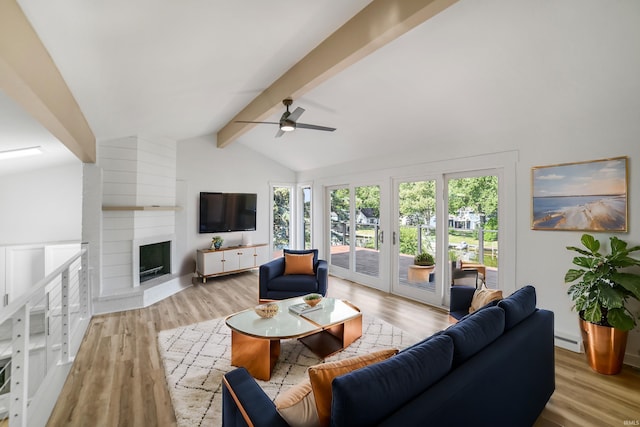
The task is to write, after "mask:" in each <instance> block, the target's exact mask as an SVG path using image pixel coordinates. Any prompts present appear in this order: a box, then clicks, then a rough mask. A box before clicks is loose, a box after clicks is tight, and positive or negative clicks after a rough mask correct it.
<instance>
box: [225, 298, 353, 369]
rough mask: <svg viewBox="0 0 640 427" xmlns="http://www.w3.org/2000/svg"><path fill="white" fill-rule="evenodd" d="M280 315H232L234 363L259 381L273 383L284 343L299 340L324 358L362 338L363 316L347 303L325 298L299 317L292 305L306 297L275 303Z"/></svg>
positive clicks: (229, 318) (228, 318)
mask: <svg viewBox="0 0 640 427" xmlns="http://www.w3.org/2000/svg"><path fill="white" fill-rule="evenodd" d="M274 302H275V303H276V304H278V306H279V311H278V314H276V315H275V316H274V317H272V318H270V319H263V318H261V317H260V316H258V315H257V314H256V312H255V311H254V310H253V308H250V309H247V310H244V311H241V312H239V313H235V314H232V315H230V316H229V317H227V318H226V319H225V323H226V324H227V326H228V327H229V328H230V329H231V364H232V365H234V366H242V367H244V368H246V369H247V371H249V373H250V374H251V375H252V376H253V377H254V378H257V379H259V380H265V381H267V380H269V378H271V372H272V371H273V367H274V366H275V364H276V362H277V360H278V357H279V356H280V340H283V339H293V338H297V339H298V340H299V341H300V342H302V343H303V344H304V345H306V346H307V347H308V348H309V349H310V350H311V351H313V352H314V353H315V354H316V355H317V356H318V357H320V358H322V359H324V358H326V357H329V356H331V355H332V354H335V353H337V352H339V351H341V350H343V349H344V348H346V347H348V346H349V345H351V343H353V342H354V341H355V340H357V339H358V338H360V337H361V336H362V313H361V312H360V310H359V309H358V308H357V307H355V306H354V305H352V304H350V303H349V302H347V301H342V300H339V299H335V298H323V299H322V301H321V302H320V304H319V306H320V308H319V309H317V310H313V311H308V312H303V313H302V314H295V313H293V312H291V311H289V306H291V305H296V304H301V303H303V300H302V297H299V298H291V299H287V300H282V301H274Z"/></svg>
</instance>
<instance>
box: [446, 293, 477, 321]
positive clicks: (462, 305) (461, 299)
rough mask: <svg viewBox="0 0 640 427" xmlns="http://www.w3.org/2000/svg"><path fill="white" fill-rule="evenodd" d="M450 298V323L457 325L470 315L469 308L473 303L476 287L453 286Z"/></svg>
mask: <svg viewBox="0 0 640 427" xmlns="http://www.w3.org/2000/svg"><path fill="white" fill-rule="evenodd" d="M450 291H451V294H450V298H449V321H450V322H451V323H455V322H457V321H458V320H460V319H462V318H463V317H464V316H466V315H467V314H469V307H470V306H471V301H473V294H474V292H475V291H476V288H475V286H466V285H456V286H451V288H450Z"/></svg>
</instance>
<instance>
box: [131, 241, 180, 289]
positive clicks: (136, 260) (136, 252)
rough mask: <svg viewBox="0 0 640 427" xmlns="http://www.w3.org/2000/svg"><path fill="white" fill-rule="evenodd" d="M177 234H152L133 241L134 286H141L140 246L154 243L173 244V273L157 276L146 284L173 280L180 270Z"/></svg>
mask: <svg viewBox="0 0 640 427" xmlns="http://www.w3.org/2000/svg"><path fill="white" fill-rule="evenodd" d="M175 239H176V236H175V235H173V234H169V235H163V236H151V237H146V238H144V239H136V240H133V242H132V248H131V253H132V256H133V263H132V267H133V268H132V270H133V271H132V272H131V274H132V276H133V287H134V288H137V287H139V286H140V246H145V245H152V244H154V243H163V242H170V245H171V249H170V251H171V274H165V275H163V276H160V277H157V278H155V279H152V280H150V281H147V282H144V283H145V285H146V284H150V283H153V284H157V283H162V282H164V281H167V280H171V278H172V277H173V276H172V275H173V274H175V273H176V271H177V270H178V267H177V262H176V244H175Z"/></svg>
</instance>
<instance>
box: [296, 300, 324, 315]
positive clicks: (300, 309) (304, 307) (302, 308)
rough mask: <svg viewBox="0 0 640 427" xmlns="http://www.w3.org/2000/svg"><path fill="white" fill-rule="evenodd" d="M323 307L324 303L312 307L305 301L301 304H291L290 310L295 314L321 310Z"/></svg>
mask: <svg viewBox="0 0 640 427" xmlns="http://www.w3.org/2000/svg"><path fill="white" fill-rule="evenodd" d="M321 308H322V304H317V305H316V306H314V307H311V306H310V305H308V304H306V303H304V302H303V303H301V304H294V305H290V306H289V311H291V312H293V313H295V314H304V313H309V312H311V311H316V310H320V309H321Z"/></svg>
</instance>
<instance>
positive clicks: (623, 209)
mask: <svg viewBox="0 0 640 427" xmlns="http://www.w3.org/2000/svg"><path fill="white" fill-rule="evenodd" d="M628 162H629V159H628V157H626V156H622V157H613V158H609V159H601V160H590V161H584V162H575V163H563V164H557V165H549V166H535V167H532V168H531V229H532V230H564V231H592V232H595V231H602V232H626V231H627V222H628V206H629V204H628V200H627V194H628V188H629V176H628V167H627V164H628Z"/></svg>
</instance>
